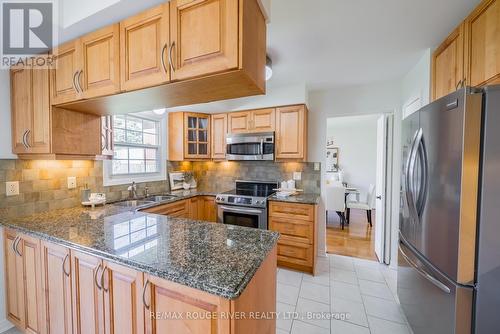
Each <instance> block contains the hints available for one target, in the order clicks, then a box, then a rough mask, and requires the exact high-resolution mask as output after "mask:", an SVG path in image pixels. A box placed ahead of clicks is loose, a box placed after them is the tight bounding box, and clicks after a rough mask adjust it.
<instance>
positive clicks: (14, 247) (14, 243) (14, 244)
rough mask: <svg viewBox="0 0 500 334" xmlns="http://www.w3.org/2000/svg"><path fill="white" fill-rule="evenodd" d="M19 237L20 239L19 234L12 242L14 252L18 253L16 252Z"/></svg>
mask: <svg viewBox="0 0 500 334" xmlns="http://www.w3.org/2000/svg"><path fill="white" fill-rule="evenodd" d="M17 239H19V236H17V237H16V238H15V239H14V242H13V243H12V251H13V252H14V253H17V252H16V242H17Z"/></svg>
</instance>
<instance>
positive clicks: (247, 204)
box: [215, 180, 278, 230]
mask: <svg viewBox="0 0 500 334" xmlns="http://www.w3.org/2000/svg"><path fill="white" fill-rule="evenodd" d="M276 188H278V183H277V182H263V181H240V180H238V181H236V189H234V190H231V191H228V192H225V193H222V194H218V195H217V196H216V198H215V200H216V203H217V220H218V222H219V223H223V224H230V225H239V226H246V227H254V228H260V229H265V230H267V198H268V197H269V196H271V195H272V194H274V193H275V192H276V191H275V190H274V189H276Z"/></svg>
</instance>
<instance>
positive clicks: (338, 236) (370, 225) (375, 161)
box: [325, 114, 393, 263]
mask: <svg viewBox="0 0 500 334" xmlns="http://www.w3.org/2000/svg"><path fill="white" fill-rule="evenodd" d="M392 122H393V116H392V115H391V114H374V115H364V116H346V117H333V118H329V119H328V120H327V147H326V157H327V161H326V171H325V173H326V175H325V180H326V187H327V188H326V191H325V193H326V199H325V200H326V203H325V209H326V210H327V212H326V217H327V218H326V233H325V235H326V252H327V253H328V254H337V255H344V256H352V257H358V258H363V259H368V260H374V261H379V262H381V263H389V261H390V232H391V231H390V230H391V229H390V227H389V225H390V216H391V210H390V204H391V200H390V199H391V189H392V184H391V183H392V182H391V181H392V178H391V175H392V163H391V161H392V127H393V123H392ZM330 187H335V190H334V188H330ZM338 187H341V188H343V190H340V189H339V188H338ZM342 191H345V196H344V203H340V201H341V200H339V197H338V195H334V194H335V193H337V194H338V193H339V192H342ZM386 199H387V200H386ZM335 201H336V202H335Z"/></svg>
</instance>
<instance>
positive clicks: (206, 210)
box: [142, 196, 217, 222]
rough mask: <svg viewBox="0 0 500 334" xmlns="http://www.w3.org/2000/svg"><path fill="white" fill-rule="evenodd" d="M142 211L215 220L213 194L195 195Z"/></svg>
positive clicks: (215, 207) (215, 212) (176, 216)
mask: <svg viewBox="0 0 500 334" xmlns="http://www.w3.org/2000/svg"><path fill="white" fill-rule="evenodd" d="M142 211H144V212H147V213H154V214H158V215H165V216H170V217H175V218H189V219H194V220H204V221H208V222H216V221H217V204H216V203H215V197H214V196H196V197H193V198H189V199H186V200H179V201H176V202H173V203H168V204H162V205H158V206H154V207H152V208H147V209H144V210H142Z"/></svg>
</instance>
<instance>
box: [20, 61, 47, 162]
mask: <svg viewBox="0 0 500 334" xmlns="http://www.w3.org/2000/svg"><path fill="white" fill-rule="evenodd" d="M11 105H12V151H13V153H16V154H23V153H49V152H50V101H49V71H48V70H47V69H31V68H27V69H13V70H11Z"/></svg>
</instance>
